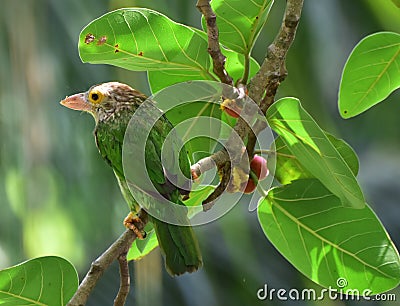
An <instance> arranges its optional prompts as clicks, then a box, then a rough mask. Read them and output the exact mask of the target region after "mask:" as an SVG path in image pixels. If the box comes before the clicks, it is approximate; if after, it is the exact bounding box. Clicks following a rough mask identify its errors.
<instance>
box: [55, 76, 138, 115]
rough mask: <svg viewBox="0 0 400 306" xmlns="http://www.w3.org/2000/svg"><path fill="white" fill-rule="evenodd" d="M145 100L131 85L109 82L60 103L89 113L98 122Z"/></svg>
mask: <svg viewBox="0 0 400 306" xmlns="http://www.w3.org/2000/svg"><path fill="white" fill-rule="evenodd" d="M145 99H146V96H145V95H144V94H142V93H140V92H139V91H137V90H135V89H133V88H131V87H130V86H129V85H126V84H122V83H118V82H108V83H102V84H99V85H94V86H92V87H90V88H89V90H88V91H86V92H82V93H78V94H75V95H72V96H69V97H66V98H65V99H64V100H62V101H61V102H60V103H61V105H63V106H65V107H68V108H70V109H73V110H79V111H85V112H88V113H90V114H91V115H92V116H93V117H94V118H95V120H96V121H98V120H101V119H102V118H104V117H106V116H107V115H108V114H112V113H114V112H115V111H116V110H118V108H120V107H123V106H124V105H132V103H140V102H142V101H144V100H145Z"/></svg>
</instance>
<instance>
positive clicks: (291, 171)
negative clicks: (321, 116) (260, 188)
mask: <svg viewBox="0 0 400 306" xmlns="http://www.w3.org/2000/svg"><path fill="white" fill-rule="evenodd" d="M325 135H326V136H327V137H328V139H329V141H330V142H331V143H332V145H333V146H334V147H335V148H336V150H337V151H338V152H339V154H340V155H341V156H342V158H343V160H344V161H345V162H346V164H347V165H348V166H349V168H350V169H351V171H352V172H353V174H354V176H356V175H357V174H358V168H359V163H358V157H357V154H356V153H355V152H354V150H353V149H352V148H351V147H350V146H349V145H348V144H347V143H346V142H345V141H344V140H342V139H338V138H336V137H335V136H333V135H331V134H329V133H327V132H325ZM271 150H272V151H275V152H276V167H275V169H276V170H275V178H276V179H277V180H278V181H279V182H280V183H281V184H290V183H291V182H292V181H294V180H298V179H304V178H312V177H314V176H313V175H312V174H311V173H310V172H308V171H307V170H306V169H305V168H304V167H303V166H302V165H301V163H300V162H299V161H298V159H297V158H296V157H295V156H294V155H293V154H292V153H291V151H290V150H289V148H288V147H287V146H286V144H285V143H284V142H283V140H282V137H280V136H279V137H277V138H276V139H275V142H274V143H273V144H272V148H271Z"/></svg>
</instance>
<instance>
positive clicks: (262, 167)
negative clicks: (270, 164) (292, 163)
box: [244, 155, 269, 193]
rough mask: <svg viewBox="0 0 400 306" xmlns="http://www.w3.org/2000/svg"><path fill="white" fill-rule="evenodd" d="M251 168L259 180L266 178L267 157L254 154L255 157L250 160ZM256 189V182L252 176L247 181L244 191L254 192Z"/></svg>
mask: <svg viewBox="0 0 400 306" xmlns="http://www.w3.org/2000/svg"><path fill="white" fill-rule="evenodd" d="M250 170H251V171H252V172H254V173H255V174H256V175H257V177H258V180H259V181H262V180H263V179H265V178H266V177H267V175H268V172H269V171H268V168H267V161H266V160H265V158H263V157H261V156H258V155H254V157H253V159H252V160H251V162H250ZM255 189H256V184H255V183H254V181H253V179H252V178H251V177H250V178H249V180H248V181H247V185H246V188H245V189H244V193H252V192H253V191H254V190H255Z"/></svg>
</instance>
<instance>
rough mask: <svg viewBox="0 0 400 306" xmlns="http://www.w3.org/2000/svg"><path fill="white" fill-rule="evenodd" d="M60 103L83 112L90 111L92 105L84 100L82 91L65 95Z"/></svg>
mask: <svg viewBox="0 0 400 306" xmlns="http://www.w3.org/2000/svg"><path fill="white" fill-rule="evenodd" d="M60 104H61V105H63V106H65V107H68V108H70V109H73V110H79V111H85V112H91V111H92V106H91V105H90V104H89V103H87V102H86V99H85V94H84V93H78V94H75V95H72V96H69V97H66V98H65V99H64V100H62V101H61V102H60Z"/></svg>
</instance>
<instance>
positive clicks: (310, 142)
mask: <svg viewBox="0 0 400 306" xmlns="http://www.w3.org/2000/svg"><path fill="white" fill-rule="evenodd" d="M267 120H268V123H269V124H270V126H271V128H272V129H273V130H274V131H275V132H276V133H278V134H279V135H280V136H281V137H282V140H283V142H284V143H285V144H286V146H287V148H288V149H289V150H290V152H291V153H292V155H294V156H295V157H296V158H297V160H298V161H299V163H300V164H301V165H302V167H304V168H305V169H306V170H307V171H308V172H309V173H311V174H312V175H313V176H314V177H316V178H317V179H319V180H320V181H321V182H322V183H323V184H324V185H325V186H326V188H328V189H329V190H330V191H331V192H332V193H333V194H335V195H336V196H338V197H339V198H340V200H341V201H342V203H343V205H344V206H349V207H355V208H363V207H364V203H365V200H364V195H363V193H362V191H361V188H360V186H359V185H358V182H357V180H356V178H355V176H354V174H353V172H352V171H351V169H350V167H349V166H348V165H347V163H346V162H345V160H344V159H343V157H342V156H341V155H340V154H339V152H338V150H337V149H336V148H335V146H334V145H333V144H332V143H331V142H330V141H329V139H328V137H327V136H326V135H325V133H324V131H323V130H322V129H321V128H320V127H319V126H318V124H317V123H316V122H315V121H314V120H313V118H312V117H311V116H310V115H309V114H308V113H307V112H306V111H305V110H304V109H303V108H302V106H301V105H300V102H299V100H297V99H295V98H283V99H280V100H279V101H277V102H276V103H274V104H272V106H271V107H270V108H269V109H268V112H267Z"/></svg>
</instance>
